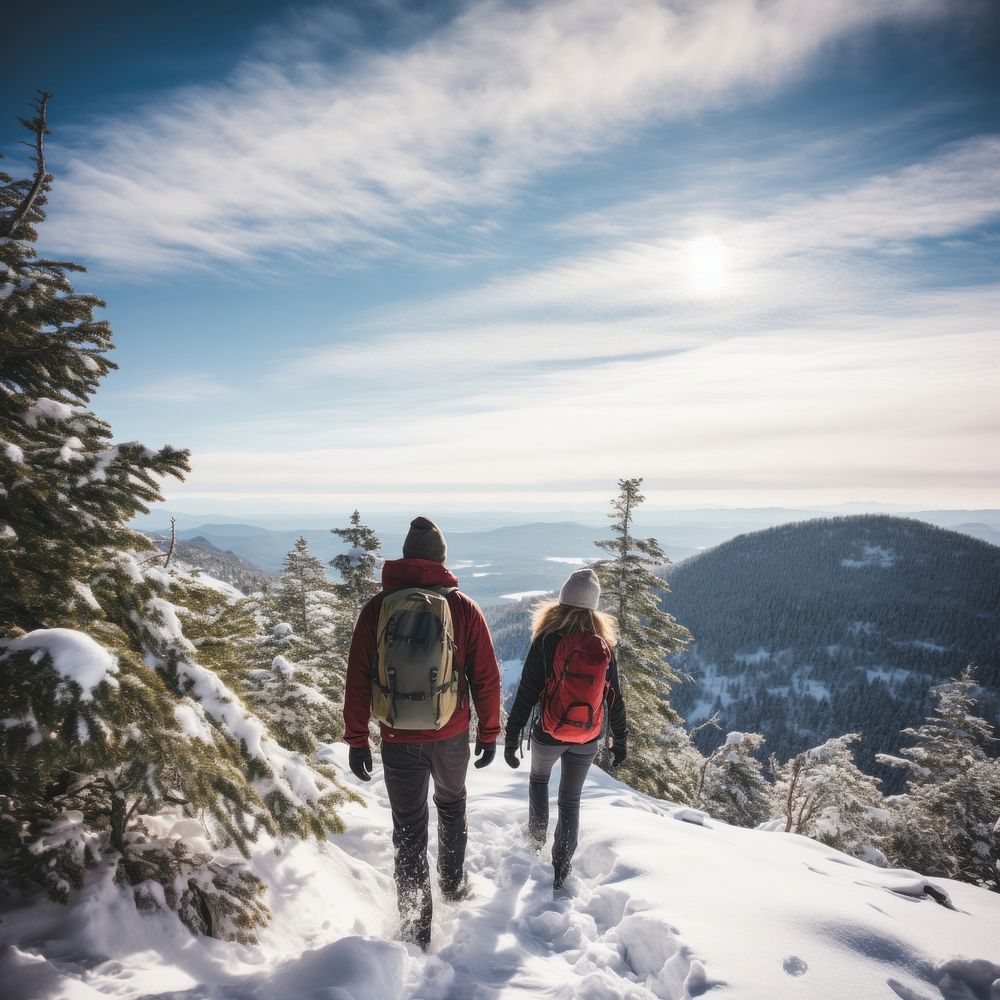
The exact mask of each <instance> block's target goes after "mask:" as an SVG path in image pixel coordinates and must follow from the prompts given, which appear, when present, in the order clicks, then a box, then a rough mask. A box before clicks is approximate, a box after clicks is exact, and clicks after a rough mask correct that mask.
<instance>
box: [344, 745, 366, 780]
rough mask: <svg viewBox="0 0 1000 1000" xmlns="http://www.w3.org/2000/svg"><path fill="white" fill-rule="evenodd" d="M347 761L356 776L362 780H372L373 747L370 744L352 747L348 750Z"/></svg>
mask: <svg viewBox="0 0 1000 1000" xmlns="http://www.w3.org/2000/svg"><path fill="white" fill-rule="evenodd" d="M347 763H348V764H350V766H351V770H352V771H353V772H354V774H355V776H356V777H358V778H360V779H361V780H362V781H371V780H372V749H371V747H369V746H363V747H351V748H350V750H348V751H347Z"/></svg>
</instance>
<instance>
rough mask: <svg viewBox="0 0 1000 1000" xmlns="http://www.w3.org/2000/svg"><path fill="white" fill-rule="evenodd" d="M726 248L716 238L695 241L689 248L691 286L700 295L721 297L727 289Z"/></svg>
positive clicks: (705, 237)
mask: <svg viewBox="0 0 1000 1000" xmlns="http://www.w3.org/2000/svg"><path fill="white" fill-rule="evenodd" d="M726 257H727V254H726V247H725V244H723V242H722V240H720V239H718V238H717V237H715V236H702V237H700V238H699V239H696V240H693V241H692V242H691V243H690V244H689V248H688V266H689V268H690V275H691V286H692V288H693V289H694V291H695V292H696V293H697V294H699V295H719V294H721V293H722V292H724V291H725V290H726V287H727V273H726V271H727V269H726Z"/></svg>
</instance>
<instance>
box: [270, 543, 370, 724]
mask: <svg viewBox="0 0 1000 1000" xmlns="http://www.w3.org/2000/svg"><path fill="white" fill-rule="evenodd" d="M258 609H259V612H258V619H259V622H260V624H261V626H262V631H263V634H262V635H260V636H258V639H257V642H258V646H259V653H260V654H261V655H263V656H264V657H265V659H267V662H266V663H260V669H263V670H266V671H267V674H268V677H267V678H264V676H263V675H262V674H259V673H258V675H257V679H258V680H260V681H262V682H265V683H264V686H265V689H266V691H267V692H269V694H264V692H263V691H262V692H261V695H262V697H265V698H266V697H269V696H270V695H276V694H278V693H279V692H280V699H281V701H282V703H283V704H284V705H285V708H283V709H282V717H283V718H286V719H288V720H289V721H290V715H289V711H290V707H291V705H292V704H293V703H294V702H296V701H299V702H300V703H301V704H302V705H303V706H305V705H306V704H308V705H309V706H311V707H310V708H309V709H308V710H307V711H305V712H304V714H303V715H302V717H301V718H300V720H299V722H300V723H301V724H302V725H303V726H305V728H306V729H307V730H308V732H309V733H311V734H312V735H311V737H310V738H312V739H315V740H319V741H321V742H330V741H333V740H337V739H339V738H340V736H341V733H342V730H343V720H342V719H341V718H340V715H339V713H338V712H336V711H334V712H332V713H331V711H330V710H328V709H327V708H326V707H325V706H324V705H323V704H322V703H320V702H318V701H316V700H315V699H314V697H313V695H312V694H310V693H309V691H311V690H315V691H318V692H320V693H321V694H322V696H323V697H324V698H325V699H326V700H327V701H328V702H330V703H331V704H332V705H341V704H342V703H343V700H344V678H345V676H346V673H347V664H346V663H345V661H344V657H343V655H342V654H341V652H340V650H341V649H344V648H346V647H347V646H349V645H350V637H351V631H352V629H353V626H354V621H353V618H352V619H351V620H350V621H348V620H347V618H348V616H347V615H346V614H345V611H344V601H343V600H342V599H341V598H340V597H338V595H337V592H336V585H335V584H334V583H333V581H332V580H331V579H330V578H329V577H328V576H327V573H326V569H325V567H324V565H323V562H322V561H321V560H320V559H317V558H316V557H315V556H314V555H313V554H312V553H311V552H310V551H309V544H308V542H307V541H306V540H305V538H302V537H300V538H299V539H298V540H297V541H296V543H295V548H294V549H292V551H291V552H289V553H288V554H287V555H286V556H285V564H284V568H283V569H282V572H281V574H280V575H279V576H278V579H277V580H276V581H275V582H274V583H273V585H272V586H270V587H268V588H267V590H266V591H265V593H264V594H263V595H262V596H261V597H260V598H259V599H258ZM353 613H354V612H353V607H352V609H351V614H352V615H353ZM279 632H280V633H281V634H280V635H278V633H279ZM276 646H280V648H276ZM278 656H280V657H281V658H282V659H281V662H277V663H276V661H275V657H278ZM256 659H257V660H258V661H259V657H257V658H256ZM289 670H292V672H293V673H294V675H295V677H294V681H292V680H291V674H289ZM254 703H255V704H256V705H261V704H262V703H261V702H259V701H255V702H254ZM286 731H287V732H290V730H286Z"/></svg>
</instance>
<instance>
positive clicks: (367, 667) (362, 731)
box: [344, 559, 500, 747]
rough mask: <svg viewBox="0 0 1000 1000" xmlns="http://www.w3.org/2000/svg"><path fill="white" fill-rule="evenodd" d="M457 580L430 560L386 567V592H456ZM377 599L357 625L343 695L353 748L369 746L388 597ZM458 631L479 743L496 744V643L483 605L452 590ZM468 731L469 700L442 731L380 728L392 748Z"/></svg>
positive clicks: (458, 663)
mask: <svg viewBox="0 0 1000 1000" xmlns="http://www.w3.org/2000/svg"><path fill="white" fill-rule="evenodd" d="M457 585H458V579H457V578H456V577H455V576H454V575H453V574H452V573H450V572H449V571H448V570H447V569H445V567H444V563H439V562H434V561H433V560H430V559H392V560H389V561H388V562H386V563H385V565H384V566H383V567H382V587H383V588H384V590H394V589H396V588H399V587H455V586H457ZM384 590H383V593H379V594H376V595H375V596H374V597H373V598H372V599H371V600H370V601H369V602H368V603H367V604H366V605H365V606H364V607H363V608H362V609H361V614H360V615H359V616H358V621H357V624H356V625H355V626H354V635H353V637H352V638H351V651H350V653H349V654H348V656H347V681H346V684H345V692H344V739H346V740H347V742H348V744H349V745H350V746H352V747H363V746H367V745H368V721H369V719H370V718H371V714H372V682H371V668H372V662H373V661H374V659H375V646H376V640H375V631H376V629H377V628H378V616H379V610H380V609H381V607H382V597H383V594H384ZM448 604H449V606H450V608H451V619H452V624H453V625H454V628H455V644H456V646H457V648H456V650H455V667H456V669H461V668H462V667H463V666H464V668H465V677H466V679H467V682H468V688H469V690H470V691H471V692H472V700H473V701H474V702H475V705H476V714H477V715H478V716H479V732H478V733H477V739H479V740H482V742H483V743H495V742H496V738H497V736H499V735H500V668H499V665H498V664H497V657H496V653H494V651H493V639H492V638H491V636H490V630H489V629H488V628H487V626H486V619H485V618H484V617H483V613H482V611H480V610H479V605H478V604H476V602H475V601H474V600H472V598H471V597H467V596H466V595H465V594H461V593H459V592H458V591H457V590H453V591H452V592H451V593H450V594H448ZM468 728H469V699H468V698H463V699H462V701H461V703H460V704H459V706H458V708H456V709H455V713H454V715H452V717H451V718H450V719H449V720H448V721H447V722H446V723H445V724H444V725H443V726H442V727H441V728H440V729H408V730H402V729H390V728H389V727H388V726H386V725H381V731H382V739H383V740H385V741H386V742H388V743H429V742H433V741H435V740H446V739H448V737H449V736H456V735H457V734H458V733H461V732H464V731H465V730H467V729H468Z"/></svg>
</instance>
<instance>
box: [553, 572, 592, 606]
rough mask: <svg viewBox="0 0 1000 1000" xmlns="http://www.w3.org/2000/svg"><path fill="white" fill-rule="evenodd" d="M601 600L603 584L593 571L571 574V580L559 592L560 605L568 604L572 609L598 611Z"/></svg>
mask: <svg viewBox="0 0 1000 1000" xmlns="http://www.w3.org/2000/svg"><path fill="white" fill-rule="evenodd" d="M600 599H601V582H600V580H598V579H597V574H596V573H595V572H594V571H593V570H592V569H578V570H577V571H576V572H575V573H570V575H569V579H568V580H567V581H566V582H565V583H564V584H563V585H562V590H560V591H559V603H560V604H568V605H569V606H570V607H572V608H589V609H590V610H591V611H596V610H597V603H598V601H600Z"/></svg>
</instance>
